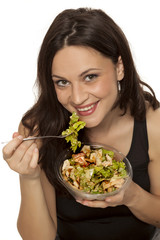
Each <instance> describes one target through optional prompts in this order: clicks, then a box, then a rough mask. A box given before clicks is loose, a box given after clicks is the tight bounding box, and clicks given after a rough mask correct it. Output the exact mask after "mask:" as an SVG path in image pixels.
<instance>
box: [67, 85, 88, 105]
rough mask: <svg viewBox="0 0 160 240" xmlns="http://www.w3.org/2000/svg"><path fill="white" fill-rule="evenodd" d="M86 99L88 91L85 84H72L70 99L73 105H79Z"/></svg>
mask: <svg viewBox="0 0 160 240" xmlns="http://www.w3.org/2000/svg"><path fill="white" fill-rule="evenodd" d="M87 99H88V93H87V89H86V87H85V86H82V85H81V84H74V85H72V92H71V101H72V103H73V104H74V105H81V104H82V103H84V102H85V101H86V100H87Z"/></svg>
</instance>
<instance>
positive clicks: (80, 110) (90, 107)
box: [77, 103, 96, 112]
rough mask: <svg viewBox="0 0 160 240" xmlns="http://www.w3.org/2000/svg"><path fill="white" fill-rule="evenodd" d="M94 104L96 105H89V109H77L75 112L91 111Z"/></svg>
mask: <svg viewBox="0 0 160 240" xmlns="http://www.w3.org/2000/svg"><path fill="white" fill-rule="evenodd" d="M95 104H96V103H94V104H92V105H90V106H89V107H84V108H77V110H78V111H79V112H87V111H89V110H90V109H92V108H93V107H94V106H95Z"/></svg>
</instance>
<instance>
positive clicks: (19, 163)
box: [3, 133, 40, 179]
mask: <svg viewBox="0 0 160 240" xmlns="http://www.w3.org/2000/svg"><path fill="white" fill-rule="evenodd" d="M3 158H4V160H5V161H6V162H7V163H8V165H9V167H10V168H11V169H12V170H14V171H15V172H17V173H19V174H20V175H21V176H22V177H26V178H29V179H35V178H39V176H40V166H39V165H38V159H39V151H38V148H37V144H36V143H35V142H34V141H33V140H30V141H23V136H21V135H19V134H18V133H14V134H13V139H12V140H11V141H10V142H9V143H8V144H7V145H6V146H4V148H3Z"/></svg>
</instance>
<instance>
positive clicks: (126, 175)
mask: <svg viewBox="0 0 160 240" xmlns="http://www.w3.org/2000/svg"><path fill="white" fill-rule="evenodd" d="M58 162H59V166H58V168H57V174H58V179H59V182H60V183H61V184H62V185H63V186H64V187H65V188H66V189H67V191H68V192H69V193H70V194H71V195H72V196H73V197H74V198H75V199H76V200H104V199H105V198H106V197H108V196H112V195H115V194H117V193H119V192H120V191H121V190H122V189H125V188H126V187H127V186H128V185H129V183H130V182H131V179H132V177H133V171H132V167H131V164H130V162H129V160H128V159H127V158H126V157H125V156H124V155H123V154H122V153H121V152H119V151H118V150H116V149H115V148H113V147H111V146H108V145H101V144H98V143H94V144H93V143H92V144H88V143H85V144H83V145H82V148H81V149H80V151H78V152H77V153H75V154H73V152H71V151H64V152H62V153H61V154H60V155H59V161H58Z"/></svg>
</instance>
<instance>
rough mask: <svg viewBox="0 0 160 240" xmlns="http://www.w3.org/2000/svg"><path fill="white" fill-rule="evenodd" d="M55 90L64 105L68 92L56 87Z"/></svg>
mask: <svg viewBox="0 0 160 240" xmlns="http://www.w3.org/2000/svg"><path fill="white" fill-rule="evenodd" d="M55 91H56V95H57V99H58V101H59V102H60V103H61V104H62V105H64V103H65V102H66V94H65V93H64V92H63V91H61V90H58V89H56V88H55Z"/></svg>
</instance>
